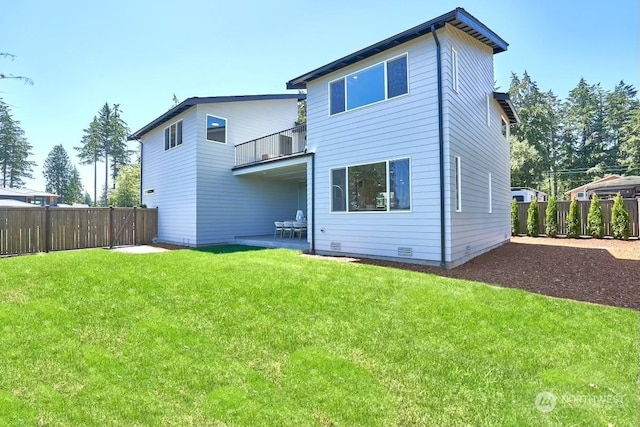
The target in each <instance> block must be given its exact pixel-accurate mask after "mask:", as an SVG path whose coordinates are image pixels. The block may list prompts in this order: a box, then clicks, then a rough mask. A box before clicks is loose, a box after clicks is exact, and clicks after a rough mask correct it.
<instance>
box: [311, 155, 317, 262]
mask: <svg viewBox="0 0 640 427" xmlns="http://www.w3.org/2000/svg"><path fill="white" fill-rule="evenodd" d="M311 254H312V255H315V254H316V153H311Z"/></svg>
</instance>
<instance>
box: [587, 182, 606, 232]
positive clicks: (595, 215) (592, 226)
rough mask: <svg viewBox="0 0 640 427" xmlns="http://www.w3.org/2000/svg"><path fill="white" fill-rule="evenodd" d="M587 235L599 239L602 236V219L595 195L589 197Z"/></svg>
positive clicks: (598, 201)
mask: <svg viewBox="0 0 640 427" xmlns="http://www.w3.org/2000/svg"><path fill="white" fill-rule="evenodd" d="M587 233H588V234H589V235H590V236H591V237H595V238H596V239H601V238H602V236H604V218H603V217H602V206H601V205H600V199H599V198H598V195H597V194H595V193H594V194H593V195H592V196H591V206H590V207H589V215H588V216H587Z"/></svg>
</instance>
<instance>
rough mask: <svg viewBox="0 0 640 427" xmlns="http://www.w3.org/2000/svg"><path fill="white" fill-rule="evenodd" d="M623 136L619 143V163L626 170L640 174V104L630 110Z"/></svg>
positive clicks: (633, 173)
mask: <svg viewBox="0 0 640 427" xmlns="http://www.w3.org/2000/svg"><path fill="white" fill-rule="evenodd" d="M623 135H624V138H623V139H622V140H621V143H620V164H621V165H624V166H626V168H627V172H628V173H629V174H632V175H640V106H638V105H636V106H635V107H634V109H633V111H631V114H630V117H629V120H628V121H627V122H626V123H625V125H624V132H623Z"/></svg>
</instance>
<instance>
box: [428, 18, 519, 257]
mask: <svg viewBox="0 0 640 427" xmlns="http://www.w3.org/2000/svg"><path fill="white" fill-rule="evenodd" d="M441 38H442V47H443V76H444V91H443V92H444V101H445V102H444V113H445V148H446V150H445V153H447V156H446V158H445V163H446V168H445V176H446V179H445V186H446V188H447V189H448V190H449V191H447V192H446V193H445V194H446V195H447V198H446V207H447V216H446V217H447V228H448V233H447V261H450V262H452V263H453V264H458V263H461V262H464V261H466V260H467V259H469V258H471V257H473V256H475V255H478V254H480V253H482V252H484V251H486V250H488V249H490V248H492V247H495V246H497V245H499V244H501V243H503V242H505V241H507V240H508V239H509V236H510V220H509V203H510V199H511V197H510V183H509V182H510V169H509V142H508V141H507V140H506V139H505V138H503V136H502V134H501V119H500V115H501V109H500V107H499V106H498V104H497V103H496V102H495V101H494V100H493V97H491V99H490V103H489V106H490V111H489V113H490V125H487V95H488V94H492V92H493V89H494V79H493V54H492V52H491V49H490V48H489V47H487V46H485V45H484V44H482V43H480V42H479V41H477V40H475V39H474V38H472V37H470V36H468V35H467V34H464V33H463V32H461V31H459V30H457V29H455V28H453V27H450V26H447V30H446V33H445V35H444V36H442V37H441ZM452 46H453V47H455V49H456V50H457V51H458V57H459V92H458V93H455V92H454V91H453V90H452V81H451V78H452V72H451V47H452ZM455 156H460V158H461V164H462V167H461V172H462V185H461V188H462V212H455ZM489 173H491V175H492V213H489V188H488V179H489V178H488V174H489Z"/></svg>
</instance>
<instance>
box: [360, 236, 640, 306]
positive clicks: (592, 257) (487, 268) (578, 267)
mask: <svg viewBox="0 0 640 427" xmlns="http://www.w3.org/2000/svg"><path fill="white" fill-rule="evenodd" d="M360 262H361V263H363V264H373V265H382V266H386V267H395V268H401V269H405V270H412V271H419V272H424V273H431V274H435V275H438V276H442V277H451V278H456V279H464V280H472V281H477V282H482V283H490V284H494V285H498V286H502V287H507V288H518V289H524V290H526V291H530V292H535V293H539V294H543V295H549V296H553V297H558V298H568V299H573V300H577V301H586V302H592V303H596V304H603V305H610V306H615V307H623V308H632V309H635V310H640V261H637V260H628V259H619V258H616V257H614V256H613V255H612V254H611V253H610V252H609V251H608V250H606V249H598V248H579V247H567V246H551V245H544V244H518V243H507V244H505V245H503V246H501V247H499V248H496V249H494V250H492V251H490V252H487V253H485V254H483V255H480V256H478V257H476V258H474V259H472V260H471V261H469V262H467V263H465V264H463V265H461V266H459V267H456V268H454V269H452V270H443V269H440V268H437V267H429V266H424V265H416V264H407V263H400V262H387V261H377V260H370V259H362V260H360Z"/></svg>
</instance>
